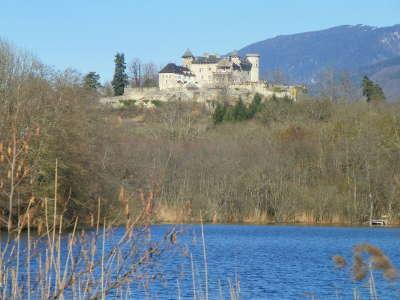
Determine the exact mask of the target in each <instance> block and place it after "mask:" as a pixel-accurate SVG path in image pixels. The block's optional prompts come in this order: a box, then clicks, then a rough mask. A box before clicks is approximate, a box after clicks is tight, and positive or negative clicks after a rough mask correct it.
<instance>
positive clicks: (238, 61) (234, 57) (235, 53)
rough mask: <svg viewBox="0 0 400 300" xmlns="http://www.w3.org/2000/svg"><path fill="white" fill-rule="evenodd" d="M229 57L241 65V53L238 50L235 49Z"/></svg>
mask: <svg viewBox="0 0 400 300" xmlns="http://www.w3.org/2000/svg"><path fill="white" fill-rule="evenodd" d="M229 57H230V59H231V61H232V62H233V63H234V64H237V65H240V57H239V53H238V52H237V51H236V50H233V51H232V52H231V53H230V54H229Z"/></svg>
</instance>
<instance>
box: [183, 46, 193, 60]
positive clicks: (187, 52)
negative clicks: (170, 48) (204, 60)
mask: <svg viewBox="0 0 400 300" xmlns="http://www.w3.org/2000/svg"><path fill="white" fill-rule="evenodd" d="M187 57H194V55H193V53H192V51H190V50H189V48H188V49H186V51H185V53H183V55H182V58H187Z"/></svg>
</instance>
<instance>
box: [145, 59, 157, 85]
mask: <svg viewBox="0 0 400 300" xmlns="http://www.w3.org/2000/svg"><path fill="white" fill-rule="evenodd" d="M142 81H143V82H142V85H143V86H145V87H155V86H157V84H158V70H157V66H156V65H155V64H154V63H151V62H150V63H146V64H144V65H143V80H142Z"/></svg>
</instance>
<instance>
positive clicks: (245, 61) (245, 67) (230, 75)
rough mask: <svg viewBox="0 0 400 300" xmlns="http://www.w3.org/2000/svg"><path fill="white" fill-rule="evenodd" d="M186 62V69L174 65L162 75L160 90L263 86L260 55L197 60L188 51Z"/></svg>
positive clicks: (185, 54) (236, 54) (234, 53)
mask: <svg viewBox="0 0 400 300" xmlns="http://www.w3.org/2000/svg"><path fill="white" fill-rule="evenodd" d="M182 59H183V65H182V66H177V65H176V64H174V63H170V64H168V65H166V66H165V67H164V68H163V69H162V70H161V71H160V72H159V87H160V90H165V89H176V88H183V87H198V88H213V87H216V88H218V87H219V88H221V87H226V86H229V85H232V84H243V83H257V82H259V62H260V56H259V55H258V54H247V55H246V56H245V57H240V56H239V54H238V53H237V52H236V51H234V52H232V53H230V54H229V55H227V56H223V57H221V56H218V55H212V54H205V55H203V56H197V57H195V56H194V55H193V54H192V52H191V51H190V50H189V49H188V50H186V52H185V53H184V54H183V55H182Z"/></svg>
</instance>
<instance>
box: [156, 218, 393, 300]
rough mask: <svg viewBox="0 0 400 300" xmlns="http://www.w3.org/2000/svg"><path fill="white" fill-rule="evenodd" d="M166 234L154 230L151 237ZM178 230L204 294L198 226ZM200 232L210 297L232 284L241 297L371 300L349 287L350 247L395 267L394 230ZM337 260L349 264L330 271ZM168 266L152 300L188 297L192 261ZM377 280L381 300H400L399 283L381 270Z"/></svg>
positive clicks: (233, 228)
mask: <svg viewBox="0 0 400 300" xmlns="http://www.w3.org/2000/svg"><path fill="white" fill-rule="evenodd" d="M165 229H166V227H165V226H155V227H154V228H153V235H154V236H155V237H157V236H158V235H161V234H162V233H163V232H164V231H165ZM183 230H184V233H183V234H181V236H180V237H179V238H178V242H179V244H180V245H187V246H188V250H189V252H190V253H192V256H193V261H194V264H195V280H196V284H195V286H196V290H197V291H199V290H200V291H201V292H203V294H204V293H205V283H204V276H205V271H204V270H205V269H204V263H203V252H202V251H203V250H202V241H201V228H200V227H199V226H184V227H183ZM204 234H205V242H206V249H207V251H206V253H207V261H208V263H207V266H208V290H209V298H210V299H219V298H221V295H222V296H223V297H224V298H228V296H229V281H230V282H231V285H232V284H235V283H239V286H240V289H239V290H240V298H241V299H310V298H311V297H312V296H314V297H315V298H316V299H353V289H354V288H356V287H357V288H358V289H359V290H360V293H361V295H362V296H363V297H362V299H369V292H368V289H367V287H366V283H365V282H362V283H354V282H353V281H352V278H351V274H350V271H351V270H350V269H351V258H352V248H353V246H354V245H357V244H360V243H370V244H373V245H375V246H378V247H379V248H380V249H381V250H383V251H384V253H385V254H386V255H387V256H389V257H390V259H391V261H392V262H393V264H394V265H395V266H396V267H400V229H397V228H340V227H300V226H237V225H205V226H204ZM337 254H340V255H342V256H344V257H345V258H346V260H347V262H348V265H350V266H347V269H345V270H342V269H337V268H335V267H334V264H333V262H332V256H334V255H337ZM165 262H166V265H165V270H166V272H165V274H169V276H167V279H166V282H165V283H164V285H162V286H161V285H160V286H157V285H156V286H155V287H154V289H153V293H152V295H151V297H152V298H157V299H175V298H178V293H180V296H181V298H182V299H191V298H193V284H192V271H191V270H192V268H191V260H190V256H181V257H179V256H178V255H177V256H176V257H173V258H172V257H171V259H167V260H166V261H165ZM177 270H178V271H179V272H177ZM168 271H170V272H168ZM374 278H375V281H376V286H377V292H378V297H379V299H400V284H399V282H387V281H386V280H384V279H383V276H382V274H381V273H379V272H375V273H374ZM178 283H179V288H178ZM179 291H180V292H179ZM221 291H222V292H221Z"/></svg>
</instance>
